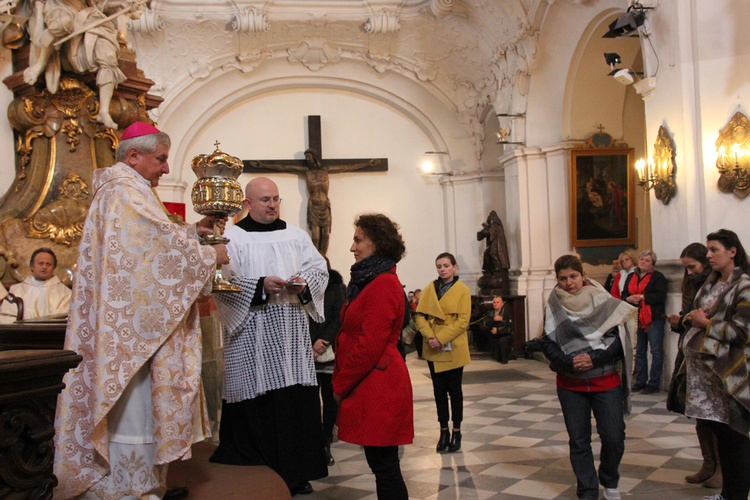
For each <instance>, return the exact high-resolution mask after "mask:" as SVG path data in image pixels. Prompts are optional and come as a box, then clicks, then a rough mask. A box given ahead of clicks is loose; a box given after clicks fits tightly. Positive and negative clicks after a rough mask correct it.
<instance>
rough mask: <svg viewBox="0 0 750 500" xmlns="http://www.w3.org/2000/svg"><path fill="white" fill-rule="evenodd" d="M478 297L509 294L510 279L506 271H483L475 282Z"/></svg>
mask: <svg viewBox="0 0 750 500" xmlns="http://www.w3.org/2000/svg"><path fill="white" fill-rule="evenodd" d="M477 285H478V287H479V295H508V294H510V277H509V276H508V270H507V269H498V270H496V271H491V272H489V271H484V272H483V273H482V277H481V278H479V280H478V281H477Z"/></svg>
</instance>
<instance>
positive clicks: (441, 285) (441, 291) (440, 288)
mask: <svg viewBox="0 0 750 500" xmlns="http://www.w3.org/2000/svg"><path fill="white" fill-rule="evenodd" d="M457 281H458V276H454V277H453V281H449V282H448V283H445V282H444V281H443V280H441V279H440V278H438V279H436V280H435V293H437V297H438V300H440V299H442V298H443V295H445V294H446V293H447V292H448V290H450V289H451V287H452V286H453V284H454V283H456V282H457Z"/></svg>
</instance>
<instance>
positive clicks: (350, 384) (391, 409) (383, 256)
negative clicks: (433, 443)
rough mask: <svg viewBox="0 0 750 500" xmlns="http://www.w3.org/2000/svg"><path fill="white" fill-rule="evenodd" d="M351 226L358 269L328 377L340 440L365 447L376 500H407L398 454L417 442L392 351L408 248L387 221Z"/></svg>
mask: <svg viewBox="0 0 750 500" xmlns="http://www.w3.org/2000/svg"><path fill="white" fill-rule="evenodd" d="M354 225H355V226H356V228H355V231H354V243H352V247H351V249H350V250H351V252H352V253H354V260H355V263H354V265H353V266H352V268H351V279H350V281H349V286H348V288H347V291H346V299H347V300H346V303H345V304H344V308H343V309H342V311H341V331H340V333H339V336H338V337H337V339H336V349H335V352H336V359H335V361H334V371H333V392H334V397H335V398H336V401H337V402H338V403H339V414H338V421H337V423H338V427H339V432H338V436H339V439H341V440H342V441H346V442H349V443H353V444H359V445H362V446H364V449H365V458H366V459H367V464H368V465H369V466H370V469H371V470H372V472H373V474H375V484H376V487H377V493H378V498H379V499H387V500H401V499H403V500H406V499H408V497H409V494H408V492H407V490H406V483H404V478H403V476H402V475H401V466H400V464H399V458H398V446H399V445H403V444H410V443H411V442H412V441H413V439H414V406H413V401H412V390H411V380H410V379H409V372H408V370H407V368H406V363H404V359H403V358H402V357H401V354H400V353H399V351H398V349H397V347H396V344H397V342H398V339H399V336H400V335H401V327H402V324H403V321H404V312H405V308H406V305H405V303H404V292H403V287H402V286H401V282H400V281H399V279H398V276H396V263H397V262H398V261H400V260H401V257H402V256H403V255H404V252H405V251H406V248H405V247H404V241H403V239H402V238H401V235H400V234H399V233H398V226H397V225H396V224H395V223H394V222H392V221H391V220H390V219H389V218H388V217H386V216H385V215H382V214H368V215H362V216H360V217H359V218H358V219H357V220H356V221H355V223H354Z"/></svg>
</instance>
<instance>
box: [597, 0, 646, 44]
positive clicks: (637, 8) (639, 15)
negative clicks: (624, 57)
mask: <svg viewBox="0 0 750 500" xmlns="http://www.w3.org/2000/svg"><path fill="white" fill-rule="evenodd" d="M651 9H652V7H644V6H643V5H641V3H640V2H634V3H633V5H631V6H630V7H628V10H627V12H626V13H625V14H623V15H621V16H620V17H618V18H617V19H615V20H614V21H612V22H611V23H610V25H609V26H608V27H609V31H607V32H606V33H605V34H604V35H603V36H602V38H619V37H627V36H635V35H638V31H637V30H638V28H640V27H641V26H642V25H643V23H644V22H645V21H646V10H651Z"/></svg>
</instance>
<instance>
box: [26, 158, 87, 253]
mask: <svg viewBox="0 0 750 500" xmlns="http://www.w3.org/2000/svg"><path fill="white" fill-rule="evenodd" d="M58 195H59V198H58V200H57V201H53V202H52V203H50V204H49V205H47V206H46V207H44V208H42V209H41V210H39V211H38V212H37V213H35V214H34V215H33V216H32V217H28V218H26V219H24V222H25V223H27V224H28V226H29V227H28V235H29V237H31V238H49V239H51V240H52V241H54V242H55V243H60V244H62V245H70V244H71V243H72V242H73V241H74V240H77V239H78V238H79V237H80V236H81V233H82V231H83V223H84V221H85V220H86V214H87V212H88V203H87V201H88V195H89V188H88V185H87V184H86V182H85V181H84V180H83V179H82V178H81V176H79V175H78V174H74V173H71V174H68V177H67V178H66V179H65V180H64V181H63V183H62V185H61V186H60V188H59V189H58Z"/></svg>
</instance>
